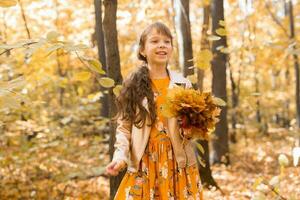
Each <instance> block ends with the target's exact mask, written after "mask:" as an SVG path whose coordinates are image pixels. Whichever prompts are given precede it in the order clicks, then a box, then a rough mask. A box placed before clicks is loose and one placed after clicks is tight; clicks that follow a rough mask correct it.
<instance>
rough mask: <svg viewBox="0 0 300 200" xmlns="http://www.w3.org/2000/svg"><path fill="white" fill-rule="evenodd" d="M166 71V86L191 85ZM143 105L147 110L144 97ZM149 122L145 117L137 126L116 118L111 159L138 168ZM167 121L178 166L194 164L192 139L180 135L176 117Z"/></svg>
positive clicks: (171, 72) (148, 129) (144, 146)
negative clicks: (141, 124)
mask: <svg viewBox="0 0 300 200" xmlns="http://www.w3.org/2000/svg"><path fill="white" fill-rule="evenodd" d="M168 73H169V77H170V84H169V87H168V88H172V87H174V85H175V84H176V85H182V86H184V87H185V88H191V87H192V84H191V82H190V81H189V80H188V79H186V78H184V77H183V76H182V75H181V74H179V73H177V72H175V71H172V70H169V69H168ZM143 106H144V107H145V108H146V109H147V110H148V105H147V99H146V98H144V100H143ZM149 122H150V119H149V117H147V118H146V123H145V125H144V126H143V127H141V128H137V127H136V126H135V125H133V124H132V123H130V122H128V121H125V120H121V119H120V118H119V119H118V120H117V129H116V142H115V144H114V147H115V152H114V155H113V159H112V160H113V161H121V160H123V161H125V162H126V164H127V167H128V168H127V169H128V171H132V172H136V171H138V169H139V162H140V160H141V158H142V156H143V154H144V151H145V148H146V146H147V143H148V139H149V135H150V130H151V127H150V126H147V125H146V124H148V123H149ZM167 123H168V131H167V134H168V136H169V137H170V140H171V143H172V146H173V151H174V154H175V158H176V161H177V163H178V167H180V168H184V167H187V166H191V165H194V164H196V156H195V153H194V149H193V142H192V140H187V139H185V138H184V139H183V138H182V137H181V135H180V134H179V126H178V123H177V119H176V118H168V120H167Z"/></svg>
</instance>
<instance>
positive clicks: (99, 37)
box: [94, 0, 109, 117]
mask: <svg viewBox="0 0 300 200" xmlns="http://www.w3.org/2000/svg"><path fill="white" fill-rule="evenodd" d="M94 7H95V20H96V25H95V33H96V34H95V36H96V38H95V39H96V41H97V47H98V58H99V60H100V62H101V64H102V66H104V67H103V69H104V71H106V69H105V66H106V59H105V46H104V35H103V28H102V0H94ZM104 89H105V88H103V87H101V86H100V90H101V91H103V90H104ZM100 102H101V105H102V106H101V116H103V117H108V116H109V111H108V106H107V105H108V95H107V94H105V93H103V97H102V98H101V99H100Z"/></svg>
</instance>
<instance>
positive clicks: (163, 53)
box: [155, 52, 167, 56]
mask: <svg viewBox="0 0 300 200" xmlns="http://www.w3.org/2000/svg"><path fill="white" fill-rule="evenodd" d="M155 54H157V55H161V56H165V55H167V52H156V53H155Z"/></svg>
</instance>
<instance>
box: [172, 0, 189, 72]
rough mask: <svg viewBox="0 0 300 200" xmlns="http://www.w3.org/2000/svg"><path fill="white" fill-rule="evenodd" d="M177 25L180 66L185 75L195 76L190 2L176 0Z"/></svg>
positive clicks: (187, 0)
mask: <svg viewBox="0 0 300 200" xmlns="http://www.w3.org/2000/svg"><path fill="white" fill-rule="evenodd" d="M174 10H175V24H176V33H177V41H178V49H179V65H180V68H181V69H182V71H183V75H184V76H185V77H186V76H188V75H192V74H194V69H193V65H194V64H193V60H192V59H193V48H192V36H191V26H190V19H189V0H174Z"/></svg>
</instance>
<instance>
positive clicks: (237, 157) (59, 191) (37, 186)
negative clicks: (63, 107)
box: [0, 121, 300, 200]
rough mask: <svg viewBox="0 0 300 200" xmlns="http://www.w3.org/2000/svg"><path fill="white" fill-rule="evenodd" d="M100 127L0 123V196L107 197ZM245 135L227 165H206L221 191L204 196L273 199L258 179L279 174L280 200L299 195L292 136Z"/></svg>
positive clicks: (274, 132) (276, 132)
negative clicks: (281, 160)
mask: <svg viewBox="0 0 300 200" xmlns="http://www.w3.org/2000/svg"><path fill="white" fill-rule="evenodd" d="M76 124H77V125H76ZM78 124H81V125H80V126H78ZM95 127H98V128H95ZM101 127H102V128H103V124H101V123H100V122H99V124H97V125H96V126H95V124H93V123H79V122H76V123H73V124H72V123H70V124H69V125H68V126H61V125H59V124H56V123H53V124H51V125H49V126H47V127H46V126H41V125H38V124H37V123H36V122H34V121H27V122H24V121H16V122H14V123H11V124H7V125H6V126H5V127H2V130H1V131H3V133H2V134H1V136H0V149H1V151H0V197H1V199H101V200H102V199H104V200H105V199H108V195H109V179H108V177H106V176H103V175H101V174H102V173H103V170H104V168H103V167H104V166H105V164H106V163H108V161H109V156H108V143H107V135H102V134H99V132H101V131H103V130H104V129H101ZM100 129H101V130H100ZM247 135H248V136H247V138H246V137H244V136H241V135H239V137H238V139H239V142H238V143H237V144H231V145H230V149H231V165H230V166H223V165H219V166H212V170H213V176H214V178H215V179H216V181H217V182H218V184H219V186H220V187H221V188H222V192H220V191H216V190H214V189H211V190H208V189H205V192H204V196H205V199H217V200H221V199H230V200H231V199H237V200H243V199H251V198H253V196H254V195H257V196H260V197H261V198H257V199H277V198H278V195H277V196H276V195H275V194H274V192H271V191H270V188H268V187H267V186H266V185H265V184H263V183H261V182H262V180H265V182H266V183H269V181H270V180H271V179H272V178H273V177H274V176H279V175H280V174H281V176H280V182H279V185H278V186H277V187H276V188H275V191H276V192H277V193H278V194H279V195H281V196H282V197H284V198H286V199H295V200H296V199H300V189H299V188H300V178H299V174H300V167H294V166H293V165H292V159H291V150H292V147H293V145H294V143H295V139H296V138H295V137H294V136H291V135H290V134H289V133H288V132H287V131H286V130H284V129H272V130H269V135H268V136H262V135H259V134H256V133H255V132H252V133H250V132H248V134H247ZM282 153H284V154H286V155H287V157H288V158H289V161H290V163H289V165H288V166H287V167H286V168H284V170H283V171H281V170H280V166H279V164H278V155H279V154H282ZM263 193H265V194H266V198H262V195H263ZM253 199H254V198H253Z"/></svg>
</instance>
